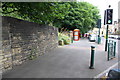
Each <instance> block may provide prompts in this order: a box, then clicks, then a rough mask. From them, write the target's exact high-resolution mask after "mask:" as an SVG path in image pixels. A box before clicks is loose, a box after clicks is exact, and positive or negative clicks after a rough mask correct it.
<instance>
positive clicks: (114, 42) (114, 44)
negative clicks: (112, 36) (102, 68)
mask: <svg viewBox="0 0 120 80" xmlns="http://www.w3.org/2000/svg"><path fill="white" fill-rule="evenodd" d="M115 54H116V42H114V58H115Z"/></svg>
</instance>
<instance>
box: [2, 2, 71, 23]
mask: <svg viewBox="0 0 120 80" xmlns="http://www.w3.org/2000/svg"><path fill="white" fill-rule="evenodd" d="M67 7H69V5H65V4H61V2H60V3H58V2H3V3H2V15H5V16H12V17H16V18H20V19H24V20H28V21H32V22H37V23H41V24H49V23H52V22H53V19H54V20H55V19H62V18H64V15H65V14H66V13H65V11H67V9H68V8H67Z"/></svg>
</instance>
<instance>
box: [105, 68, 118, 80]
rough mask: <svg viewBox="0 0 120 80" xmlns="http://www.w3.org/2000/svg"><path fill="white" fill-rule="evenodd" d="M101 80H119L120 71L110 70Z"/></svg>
mask: <svg viewBox="0 0 120 80" xmlns="http://www.w3.org/2000/svg"><path fill="white" fill-rule="evenodd" d="M103 80H120V69H111V70H109V72H108V73H106V75H105V76H104V78H103Z"/></svg>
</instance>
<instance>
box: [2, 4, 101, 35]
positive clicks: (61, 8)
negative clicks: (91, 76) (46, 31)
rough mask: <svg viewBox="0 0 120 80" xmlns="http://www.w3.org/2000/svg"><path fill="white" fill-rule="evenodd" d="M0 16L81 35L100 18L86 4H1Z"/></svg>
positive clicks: (96, 10) (90, 6)
mask: <svg viewBox="0 0 120 80" xmlns="http://www.w3.org/2000/svg"><path fill="white" fill-rule="evenodd" d="M2 15H3V16H12V17H16V18H19V19H23V20H28V21H32V22H36V23H40V24H52V25H54V26H56V27H59V28H62V27H64V28H67V29H69V30H73V29H75V28H78V29H80V30H81V31H82V32H83V33H84V32H86V31H88V30H89V29H92V28H93V27H95V25H96V21H97V19H98V18H100V16H99V10H98V9H97V7H95V6H93V5H92V4H89V3H87V2H37V3H36V2H34V3H33V2H3V3H2Z"/></svg>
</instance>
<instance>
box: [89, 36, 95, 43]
mask: <svg viewBox="0 0 120 80" xmlns="http://www.w3.org/2000/svg"><path fill="white" fill-rule="evenodd" d="M95 40H96V35H94V34H91V35H90V36H89V41H90V42H95Z"/></svg>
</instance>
